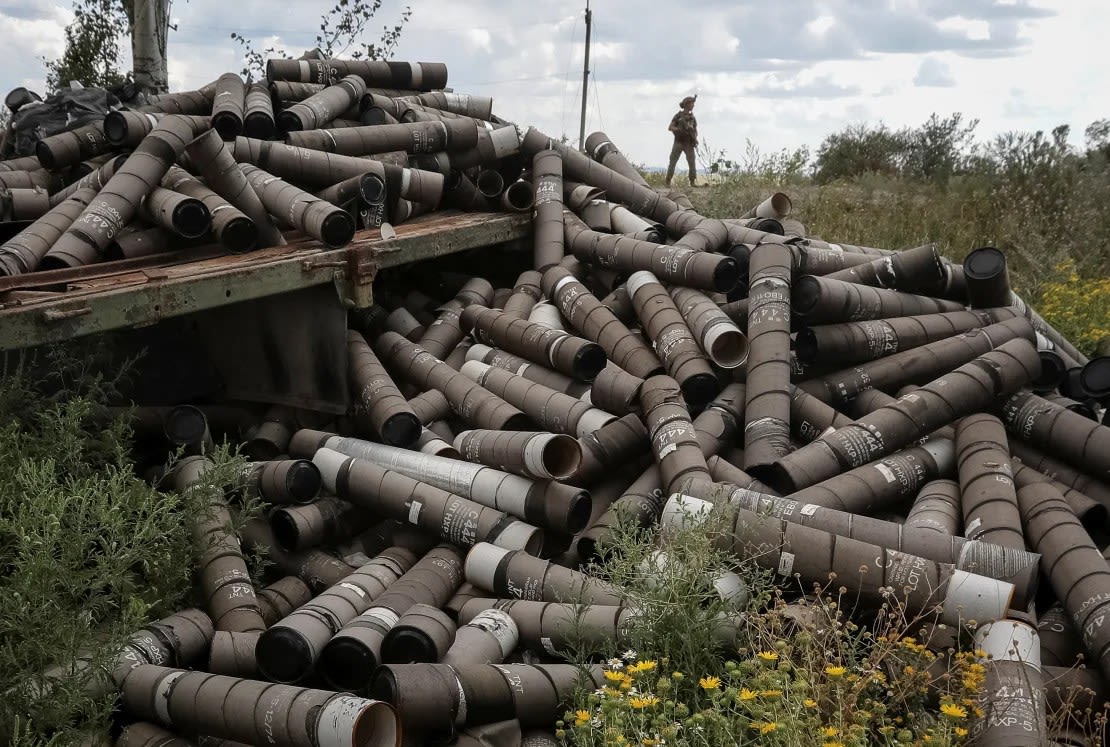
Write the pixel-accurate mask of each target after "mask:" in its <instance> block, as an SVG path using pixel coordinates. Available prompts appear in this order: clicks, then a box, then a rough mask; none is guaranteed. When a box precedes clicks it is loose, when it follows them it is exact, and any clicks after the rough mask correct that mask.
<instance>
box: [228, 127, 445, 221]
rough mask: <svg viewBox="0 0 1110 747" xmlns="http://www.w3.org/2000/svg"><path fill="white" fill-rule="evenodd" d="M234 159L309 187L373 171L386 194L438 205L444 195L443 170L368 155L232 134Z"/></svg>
mask: <svg viewBox="0 0 1110 747" xmlns="http://www.w3.org/2000/svg"><path fill="white" fill-rule="evenodd" d="M233 153H234V156H235V160H236V161H238V162H239V163H242V164H248V163H250V164H265V169H266V170H267V171H269V172H270V173H272V174H274V175H275V176H279V177H281V178H282V179H288V180H290V181H292V182H295V183H297V184H299V185H302V186H304V187H305V188H308V189H323V188H325V187H330V186H331V185H333V184H335V183H336V182H341V181H343V180H344V179H349V178H351V177H352V176H359V175H360V174H374V175H375V176H378V177H380V178H382V179H383V180H384V181H385V183H386V188H387V189H388V190H389V194H391V195H396V196H398V197H403V198H405V199H406V200H412V201H413V202H423V203H428V204H430V205H438V204H439V201H440V197H442V195H443V174H439V173H436V172H432V171H422V170H420V169H406V168H403V167H401V166H395V165H393V164H385V163H381V162H380V161H376V160H373V159H369V158H356V157H354V156H341V155H339V154H336V153H325V152H324V151H320V150H312V149H310V148H297V147H294V146H292V145H285V144H284V143H275V142H271V141H269V140H253V139H251V138H246V137H239V138H235V144H234V147H233Z"/></svg>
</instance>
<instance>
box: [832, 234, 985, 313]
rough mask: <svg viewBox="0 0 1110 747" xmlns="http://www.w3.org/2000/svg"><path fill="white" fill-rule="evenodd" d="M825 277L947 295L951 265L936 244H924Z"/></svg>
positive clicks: (872, 285) (929, 294)
mask: <svg viewBox="0 0 1110 747" xmlns="http://www.w3.org/2000/svg"><path fill="white" fill-rule="evenodd" d="M824 277H826V278H829V279H830V280H844V281H846V282H849V283H855V284H856V285H869V286H871V287H873V288H889V289H891V290H897V291H902V292H904V293H919V294H922V295H926V296H944V290H945V286H946V285H947V283H948V267H947V264H946V263H945V261H944V258H943V257H941V255H940V251H939V249H938V248H937V245H936V244H924V245H922V246H917V247H914V248H912V249H904V250H902V251H900V252H897V253H895V254H890V255H887V256H884V257H877V258H875V259H873V260H871V261H870V262H867V263H865V264H859V265H854V266H852V267H848V268H845V269H843V270H839V271H837V272H831V273H828V274H827V275H825V276H824ZM954 300H957V301H960V300H963V299H960V298H956V299H954Z"/></svg>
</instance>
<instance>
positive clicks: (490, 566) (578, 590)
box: [464, 542, 621, 605]
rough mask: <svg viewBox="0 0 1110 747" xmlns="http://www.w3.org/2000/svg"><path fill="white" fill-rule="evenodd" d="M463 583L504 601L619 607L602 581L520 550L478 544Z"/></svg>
mask: <svg viewBox="0 0 1110 747" xmlns="http://www.w3.org/2000/svg"><path fill="white" fill-rule="evenodd" d="M464 571H465V573H466V580H467V581H469V582H470V583H472V584H474V585H475V586H477V587H479V588H481V589H488V590H490V591H493V592H496V593H497V594H499V595H501V596H504V597H511V598H515V599H526V600H530V601H534V602H575V603H580V604H608V605H619V604H620V603H621V602H620V594H619V592H618V590H617V589H615V588H613V587H612V586H610V585H609V584H607V583H605V582H604V581H600V580H598V579H595V578H593V577H591V576H587V575H586V574H584V573H579V572H578V571H574V570H571V569H569V568H564V567H562V566H559V565H555V564H554V563H550V562H548V561H546V560H540V559H539V558H537V557H535V556H534V555H530V554H528V553H527V552H523V551H520V550H506V549H505V548H503V547H496V546H494V545H491V544H488V543H485V542H482V543H479V544H477V545H475V546H474V547H473V548H471V550H470V552H468V553H467V555H466V565H465V566H464Z"/></svg>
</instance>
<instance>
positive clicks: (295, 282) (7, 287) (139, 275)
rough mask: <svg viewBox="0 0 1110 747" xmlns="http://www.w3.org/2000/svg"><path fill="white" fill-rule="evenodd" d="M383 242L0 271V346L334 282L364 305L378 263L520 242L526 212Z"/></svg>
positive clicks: (303, 243) (431, 226)
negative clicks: (12, 274) (17, 272)
mask: <svg viewBox="0 0 1110 747" xmlns="http://www.w3.org/2000/svg"><path fill="white" fill-rule="evenodd" d="M396 232H397V235H396V237H394V238H391V239H382V238H381V232H380V231H378V230H372V231H360V232H359V233H358V234H356V236H355V239H354V241H352V242H351V243H350V244H349V245H348V246H346V247H343V248H342V249H327V248H326V247H324V246H322V245H321V244H319V243H318V242H316V241H313V240H311V239H307V238H303V237H302V238H292V239H291V240H290V242H289V244H288V245H286V246H283V247H273V248H270V249H260V250H258V251H254V252H249V253H247V254H239V255H226V254H218V253H216V252H214V251H212V250H211V249H203V250H193V251H192V252H173V253H169V254H164V255H155V256H153V257H144V258H142V259H138V260H122V261H120V262H106V263H103V264H100V265H93V266H91V267H82V268H76V269H73V270H57V271H52V272H41V273H32V274H30V275H25V276H16V277H12V278H0V350H15V349H19V348H26V347H32V346H35V345H41V344H43V343H48V342H56V341H59V340H65V339H70V338H74V337H81V336H84V335H88V334H93V333H96V332H103V331H106V330H112V329H121V328H128V327H140V326H144V325H148V324H154V323H155V322H158V321H160V320H162V319H168V318H170V317H175V316H181V315H184V314H190V313H192V312H195V311H201V310H203V309H211V308H215V307H218V306H226V305H228V304H233V303H239V302H240V301H247V300H250V299H255V298H262V297H264V296H271V295H275V294H278V293H284V292H287V291H292V290H297V289H299V288H307V287H310V286H313V285H322V284H326V283H333V284H334V285H335V287H336V291H337V293H338V295H339V298H340V300H341V301H342V302H343V303H344V304H345V305H347V306H368V305H369V304H370V303H371V302H372V301H373V287H372V284H373V281H374V277H375V275H376V274H377V272H378V271H379V270H380V269H382V268H386V267H394V266H398V265H404V264H410V263H413V262H420V261H423V260H427V259H434V258H436V257H441V256H444V255H447V254H453V253H456V252H462V251H466V250H469V249H476V248H479V247H484V246H492V245H496V244H505V243H510V242H514V241H519V240H521V239H523V238H525V237H527V236H528V235H529V234H530V233H531V216H529V215H520V214H502V213H458V212H454V213H445V212H437V213H435V214H432V215H428V216H422V217H420V218H417V219H415V220H413V221H411V222H409V223H405V224H403V225H400V226H397V228H396Z"/></svg>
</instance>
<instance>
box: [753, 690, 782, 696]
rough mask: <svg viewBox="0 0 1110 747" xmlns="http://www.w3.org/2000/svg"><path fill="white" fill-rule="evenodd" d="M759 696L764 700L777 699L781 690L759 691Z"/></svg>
mask: <svg viewBox="0 0 1110 747" xmlns="http://www.w3.org/2000/svg"><path fill="white" fill-rule="evenodd" d="M759 694H760V695H762V696H763V697H764V698H777V697H779V696H781V695H782V690H761V691H760V692H759Z"/></svg>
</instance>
